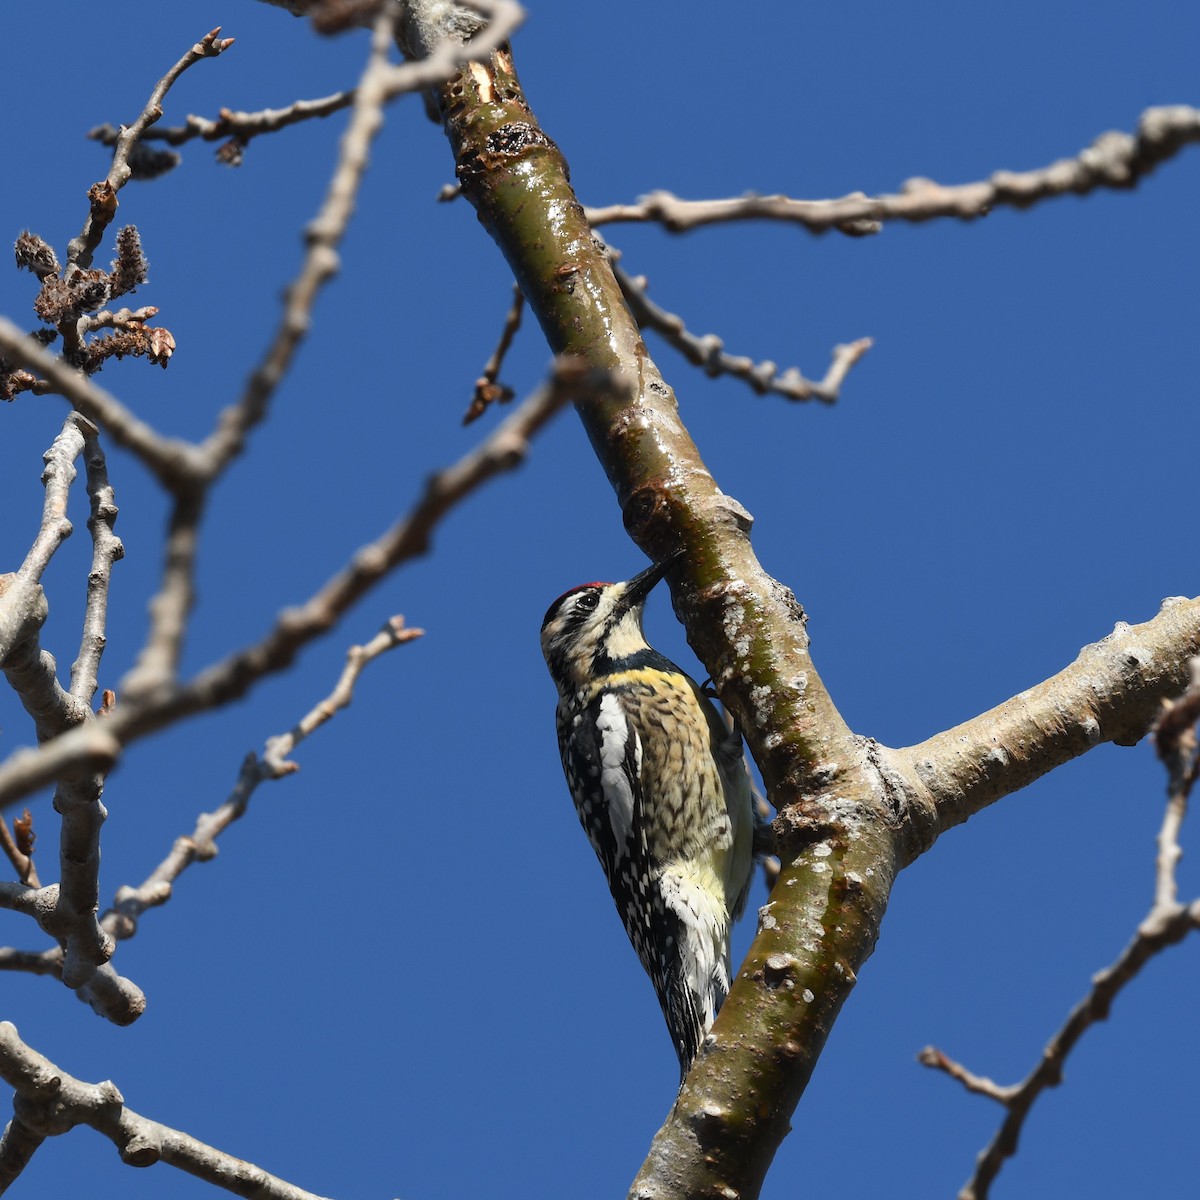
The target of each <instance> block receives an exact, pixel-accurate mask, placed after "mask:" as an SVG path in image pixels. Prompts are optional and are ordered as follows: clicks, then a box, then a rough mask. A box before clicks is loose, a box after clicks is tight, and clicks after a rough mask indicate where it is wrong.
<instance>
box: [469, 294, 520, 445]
mask: <svg viewBox="0 0 1200 1200" xmlns="http://www.w3.org/2000/svg"><path fill="white" fill-rule="evenodd" d="M524 308H525V293H524V292H522V291H521V285H520V284H519V283H515V284H513V299H512V304H511V305H509V309H508V315H507V316H506V317H505V318H504V328H503V329H502V330H501V331H500V341H499V342H498V343H497V344H496V348H495V350H493V351H492V356H491V358H489V359H488V360H487V362H486V363H485V364H484V368H483V374H482V375H480V377H479V378H478V379H477V380H475V393H474V395H473V396H472V397H471V404H470V406H469V407H468V408H467V412H466V415H465V416H464V417H463V424H464V425H470V424H471V422H472V421H476V420H478V419H479V418H480V417H482V416H483V414H484V413H485V412H487V410H488V408H489V407H490V406H491V405H492V404H494V403H496V402H497V401H499V402H500V403H501V404H505V403H507V402H508V401H509V400H511V399H512V398H513V390H512V388H510V387H506V386H505V385H504V384H498V383H497V382H496V380H497V379H498V378H499V375H500V368H501V367H502V366H503V365H504V356H505V355H506V354H507V353H508V351H509V348H510V347H511V346H512V343H513V338H514V337H516V335H517V330H518V329H520V327H521V313H522V311H523V310H524Z"/></svg>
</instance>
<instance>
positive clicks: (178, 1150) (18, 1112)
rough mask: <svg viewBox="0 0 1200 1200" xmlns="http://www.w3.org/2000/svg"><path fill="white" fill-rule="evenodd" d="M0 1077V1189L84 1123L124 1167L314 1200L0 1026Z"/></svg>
mask: <svg viewBox="0 0 1200 1200" xmlns="http://www.w3.org/2000/svg"><path fill="white" fill-rule="evenodd" d="M0 1077H3V1078H4V1079H5V1081H6V1082H7V1083H8V1084H9V1085H10V1086H12V1087H13V1088H15V1089H16V1096H15V1097H14V1098H13V1119H12V1120H11V1121H10V1122H9V1124H8V1127H7V1128H6V1129H5V1131H4V1135H3V1137H2V1138H0V1190H3V1188H4V1187H6V1186H7V1185H8V1184H9V1183H11V1182H12V1181H13V1180H14V1179H16V1178H17V1176H18V1175H20V1173H21V1171H22V1170H23V1169H24V1167H25V1165H26V1164H27V1163H28V1161H29V1159H30V1157H31V1155H32V1154H33V1152H34V1151H35V1150H36V1149H37V1147H38V1145H40V1143H41V1142H42V1140H44V1139H45V1138H47V1137H54V1136H57V1135H58V1134H63V1133H66V1132H68V1131H69V1130H71V1129H74V1128H75V1126H77V1125H89V1126H91V1128H93V1129H95V1130H96V1131H97V1132H98V1133H102V1134H103V1135H104V1136H105V1137H107V1138H108V1139H109V1140H110V1141H111V1142H112V1143H113V1145H115V1146H116V1148H117V1151H118V1153H119V1154H120V1155H121V1158H122V1160H123V1161H124V1162H126V1163H128V1164H129V1165H130V1166H134V1167H148V1166H151V1165H153V1164H154V1163H158V1162H164V1163H168V1164H169V1165H171V1166H173V1167H178V1168H179V1169H180V1170H182V1171H186V1172H187V1173H188V1174H189V1175H195V1176H197V1177H198V1178H200V1179H203V1180H205V1181H207V1182H208V1183H212V1184H215V1185H216V1186H217V1187H221V1188H225V1189H226V1190H227V1191H230V1192H233V1193H234V1194H235V1195H238V1196H255V1197H258V1198H259V1200H320V1197H318V1196H315V1195H313V1193H312V1192H307V1191H305V1190H304V1189H303V1188H299V1187H296V1186H295V1184H291V1183H287V1182H286V1181H284V1180H282V1179H279V1178H278V1177H276V1176H274V1175H271V1174H270V1173H268V1172H267V1171H264V1170H263V1169H262V1168H261V1167H258V1166H255V1165H254V1164H253V1163H249V1162H246V1161H244V1160H243V1159H240V1158H235V1157H233V1156H232V1155H230V1154H226V1153H224V1152H223V1151H221V1150H217V1149H215V1148H214V1147H212V1146H208V1145H206V1144H205V1143H204V1142H201V1141H198V1140H197V1139H196V1138H193V1137H190V1136H189V1135H188V1134H186V1133H181V1132H180V1131H179V1130H177V1129H171V1128H169V1127H168V1126H166V1125H160V1124H159V1123H158V1122H157V1121H151V1120H150V1119H149V1118H148V1117H142V1116H139V1115H138V1114H137V1113H135V1112H133V1111H131V1110H130V1109H128V1108H126V1107H125V1099H124V1097H123V1096H122V1095H121V1093H120V1092H119V1091H118V1090H117V1088H116V1087H115V1085H114V1084H112V1083H111V1082H109V1081H107V1080H106V1081H105V1082H103V1083H84V1082H83V1081H82V1080H79V1079H76V1078H74V1076H71V1075H68V1074H67V1073H66V1072H65V1071H63V1070H62V1069H61V1068H59V1067H57V1066H55V1065H54V1063H52V1062H50V1061H49V1059H47V1058H44V1057H43V1056H42V1055H41V1054H39V1053H38V1052H37V1051H36V1050H34V1049H33V1048H32V1047H30V1046H28V1045H26V1044H25V1043H24V1042H23V1041H21V1039H20V1037H19V1036H18V1034H17V1030H16V1028H15V1027H14V1026H13V1025H12V1024H10V1023H9V1022H8V1021H4V1022H2V1023H0Z"/></svg>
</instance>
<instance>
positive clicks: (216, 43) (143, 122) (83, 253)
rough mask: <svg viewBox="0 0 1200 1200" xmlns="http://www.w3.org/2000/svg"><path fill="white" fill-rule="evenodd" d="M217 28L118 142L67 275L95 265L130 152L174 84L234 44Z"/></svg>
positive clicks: (164, 81) (94, 191) (91, 195)
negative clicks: (201, 61) (73, 270)
mask: <svg viewBox="0 0 1200 1200" xmlns="http://www.w3.org/2000/svg"><path fill="white" fill-rule="evenodd" d="M220 32H221V27H220V26H219V25H218V26H217V28H216V29H213V30H211V31H210V32H209V33H206V34H205V35H204V37H202V38H201V39H200V41H198V42H197V43H196V44H195V45H194V46H193V47H192V48H191V49H190V50H189V51H188V52H187V53H186V54H185V55H184V56H183V57H182V58H181V59H180V60H179V61H178V62H177V63H176V64H175V65H174V66H173V67H172V68H171V69H170V70H169V71H168V72H167V73H166V74H165V75H164V76H163V77H162V78H161V79H160V80H159V81H158V83H157V84H155V86H154V90H153V91H152V92H151V93H150V99H149V100H147V101H146V107H145V108H143V109H142V111H141V113H140V114H139V116H138V118H137V120H136V121H134V123H133V124H132V125H127V126H123V127H122V129H121V132H120V134H119V135H118V137H117V140H116V148H115V150H114V151H113V160H112V165H111V166H110V167H109V169H108V175H107V177H106V178H105V179H102V180H101V181H100V182H99V183H95V184H93V185H92V187H91V189H90V190H89V192H88V199H89V201H90V202H91V211H90V212H89V214H88V218H87V220H86V221H85V222H84V226H83V231H82V232H81V233H80V235H79V236H78V237H77V238H73V239H72V240H71V242H70V244H69V245H68V247H67V272H68V275H69V274H70V272H71V269H72V268H77V269H79V270H86V269H87V268H88V267H90V266H91V264H92V255H93V254H94V253H95V252H96V247H97V246H99V245H100V239H101V238H102V237H103V236H104V231H105V229H107V228H108V225H109V222H110V221H111V220H112V219H113V216H114V215H115V213H116V211H117V193H118V192H119V191H120V190H121V188H123V187H124V186H125V184H126V183H127V182H128V181H129V177H130V169H129V153H130V151H131V150H132V148H133V146H134V145H135V144H136V143H137V140H138V139H139V138H140V137H141V136H142V134H143V132H144V131H145V130H146V129H147V127H148V126H150V125H153V124H154V122H155V121H157V120H158V119H159V118H160V117H161V116H162V102H163V98H164V97H165V96H166V94H167V92H168V91H170V89H171V85H172V84H173V83H174V82H175V80H177V79H178V78H179V76H180V75H182V74H183V73H184V71H186V70H187V69H188V67H190V66H192V65H193V64H194V63H198V62H199V61H200V60H201V59H202V58H215V57H216V56H217V55H218V54H221V53H223V52H224V51H226V50H228V49H229V47H230V46H232V45H233V38H218V37H217V35H218V34H219V33H220Z"/></svg>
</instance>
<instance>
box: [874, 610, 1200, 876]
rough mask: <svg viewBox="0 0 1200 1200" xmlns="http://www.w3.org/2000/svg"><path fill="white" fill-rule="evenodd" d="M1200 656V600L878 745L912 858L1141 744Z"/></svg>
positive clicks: (1121, 630) (906, 855)
mask: <svg viewBox="0 0 1200 1200" xmlns="http://www.w3.org/2000/svg"><path fill="white" fill-rule="evenodd" d="M1194 654H1200V599H1195V600H1185V599H1182V598H1179V597H1175V598H1173V599H1170V600H1165V601H1164V602H1163V605H1162V608H1161V609H1160V611H1159V614H1158V616H1156V617H1155V618H1154V619H1153V620H1151V621H1147V622H1145V623H1144V624H1142V625H1126V624H1124V623H1123V622H1122V623H1120V624H1118V625H1117V627H1116V628H1115V629H1114V630H1113V632H1112V633H1111V634H1109V635H1108V637H1106V638H1104V639H1103V640H1102V641H1099V642H1096V643H1095V644H1094V645H1091V646H1085V647H1084V649H1083V650H1082V651H1080V654H1079V657H1078V658H1077V659H1076V660H1075V662H1074V663H1072V664H1071V666H1069V667H1067V668H1066V669H1065V670H1063V671H1060V672H1059V673H1058V674H1057V675H1055V676H1053V677H1052V678H1051V679H1048V680H1046V682H1045V683H1040V684H1038V685H1037V686H1036V687H1032V688H1029V689H1028V690H1026V691H1023V692H1021V693H1019V694H1018V695H1016V696H1014V697H1012V699H1011V700H1007V701H1005V703H1003V704H1001V705H999V706H998V707H996V708H993V709H991V710H989V711H988V712H985V713H982V714H981V715H980V716H978V717H975V718H974V719H973V720H970V721H967V722H965V723H964V724H962V725H958V726H956V727H955V728H953V729H949V730H947V731H946V732H945V733H939V734H936V735H935V736H934V737H931V738H929V739H928V740H927V741H924V742H922V743H920V745H917V746H909V747H907V748H906V749H903V750H887V749H886V748H884V747H875V746H873V747H872V753H873V755H874V756H875V757H876V759H877V761H878V763H879V765H880V769H881V771H882V772H883V775H884V777H885V779H887V781H888V785H889V787H890V789H891V790H892V793H893V803H894V804H895V805H896V806H897V808H898V810H899V811H900V814H901V818H902V827H901V830H900V834H901V837H902V839H903V840H904V843H905V849H904V852H903V862H904V863H908V862H911V861H912V860H913V859H914V858H915V857H916V856H917V855H918V854H920V853H922V852H923V851H924V850H926V849H928V848H929V846H931V845H932V844H933V842H934V840H935V839H936V838H937V837H938V835H939V834H941V833H943V832H945V830H947V829H950V828H952V827H953V826H955V825H959V824H961V823H962V822H963V821H965V820H966V819H967V818H968V817H970V816H973V815H974V814H975V813H977V812H979V811H980V810H981V809H983V808H986V807H987V806H988V805H989V804H992V803H994V802H995V801H996V800H999V799H1000V798H1001V797H1002V796H1008V795H1011V794H1012V793H1013V792H1015V791H1017V790H1018V789H1019V788H1023V787H1025V786H1026V785H1027V784H1030V783H1032V782H1033V781H1034V780H1035V779H1038V778H1040V777H1041V776H1042V775H1045V774H1046V773H1047V772H1048V771H1050V770H1053V769H1054V768H1055V767H1057V766H1060V765H1061V764H1062V763H1064V762H1068V761H1069V760H1070V759H1072V758H1076V757H1078V756H1079V755H1080V754H1083V753H1084V752H1085V751H1086V750H1090V749H1091V748H1092V747H1093V746H1097V745H1099V744H1101V743H1102V742H1115V743H1116V744H1117V745H1125V746H1128V745H1133V744H1134V743H1135V742H1136V741H1138V739H1139V738H1141V737H1142V736H1143V735H1144V734H1145V732H1146V731H1147V729H1149V727H1150V725H1151V722H1152V721H1153V720H1154V719H1155V717H1156V716H1157V715H1158V712H1159V708H1160V705H1161V703H1162V700H1163V698H1164V697H1166V696H1170V695H1175V694H1178V693H1179V691H1180V689H1181V688H1182V687H1183V686H1184V685H1185V683H1186V681H1187V659H1188V658H1189V657H1190V656H1192V655H1194Z"/></svg>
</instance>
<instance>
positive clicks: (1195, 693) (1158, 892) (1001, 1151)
mask: <svg viewBox="0 0 1200 1200" xmlns="http://www.w3.org/2000/svg"><path fill="white" fill-rule="evenodd" d="M1191 671H1192V683H1191V686H1190V687H1189V688H1188V690H1187V691H1186V692H1185V693H1184V694H1183V696H1182V697H1180V698H1179V699H1178V700H1175V701H1173V702H1170V703H1166V704H1165V705H1164V710H1163V714H1162V716H1161V717H1160V718H1159V721H1158V724H1157V725H1156V728H1155V741H1156V745H1157V747H1158V752H1159V757H1160V758H1162V760H1163V762H1164V763H1166V764H1167V768H1168V773H1169V775H1170V782H1169V785H1168V789H1167V792H1168V799H1167V808H1166V812H1165V814H1164V817H1163V823H1162V828H1161V830H1160V831H1159V835H1158V848H1159V852H1158V860H1157V865H1156V871H1155V888H1154V902H1153V904H1152V905H1151V908H1150V911H1149V913H1148V914H1147V915H1146V918H1145V920H1143V921H1142V923H1141V924H1140V925H1139V926H1138V929H1137V933H1136V934H1135V936H1134V938H1133V940H1132V941H1131V942H1130V943H1129V945H1128V946H1126V947H1125V949H1124V950H1123V951H1122V952H1121V955H1120V957H1118V958H1117V960H1116V961H1115V962H1114V963H1113V964H1112V965H1111V966H1109V967H1107V968H1105V969H1104V970H1103V971H1101V972H1100V973H1099V974H1097V975H1095V976H1094V977H1093V979H1092V987H1091V990H1090V991H1089V992H1088V994H1087V995H1086V996H1084V998H1083V999H1082V1000H1081V1001H1080V1002H1079V1003H1078V1004H1076V1005H1075V1007H1074V1008H1073V1009H1072V1010H1071V1012H1070V1015H1069V1016H1068V1017H1067V1019H1066V1021H1065V1022H1064V1024H1063V1025H1062V1027H1061V1028H1060V1029H1059V1030H1058V1032H1057V1033H1055V1035H1054V1036H1053V1037H1052V1038H1051V1039H1050V1041H1049V1043H1048V1044H1047V1046H1046V1048H1045V1050H1043V1051H1042V1057H1041V1059H1040V1060H1039V1062H1038V1064H1037V1066H1036V1067H1034V1069H1033V1070H1032V1071H1031V1072H1030V1074H1029V1075H1028V1076H1027V1077H1026V1078H1025V1079H1024V1080H1023V1081H1022V1082H1021V1083H1019V1084H1011V1085H1009V1086H1007V1087H1003V1086H1000V1085H999V1084H996V1083H994V1082H993V1081H992V1080H990V1079H986V1078H982V1077H980V1076H978V1075H974V1074H972V1073H971V1072H970V1071H968V1070H967V1069H966V1068H965V1067H963V1066H961V1065H960V1064H959V1063H956V1062H954V1061H953V1060H952V1059H950V1058H948V1057H947V1056H946V1055H944V1054H943V1053H942V1052H941V1051H940V1050H936V1049H934V1048H933V1047H931V1046H930V1047H926V1048H925V1049H924V1050H922V1051H921V1053H920V1054H919V1055H918V1061H919V1062H921V1063H922V1064H924V1065H925V1066H927V1067H932V1068H934V1069H936V1070H940V1071H943V1072H945V1073H946V1074H948V1075H950V1076H951V1077H952V1078H954V1079H957V1080H958V1081H959V1082H960V1083H961V1084H962V1085H963V1086H964V1087H965V1088H967V1090H968V1091H972V1092H976V1093H978V1094H980V1095H985V1096H989V1097H990V1098H991V1099H993V1100H996V1101H998V1102H999V1103H1000V1104H1002V1105H1004V1107H1005V1108H1006V1109H1007V1113H1006V1115H1005V1118H1004V1121H1003V1122H1002V1123H1001V1125H1000V1128H999V1130H998V1131H997V1133H996V1135H995V1137H993V1138H992V1140H991V1142H990V1143H989V1144H988V1146H987V1147H986V1148H985V1149H984V1150H983V1151H982V1152H981V1153H980V1155H979V1157H978V1159H977V1160H976V1164H975V1173H974V1174H973V1175H972V1177H971V1178H970V1179H969V1180H968V1181H967V1183H966V1185H965V1186H964V1187H963V1189H962V1191H960V1192H959V1200H987V1196H988V1195H989V1193H990V1189H991V1185H992V1182H993V1181H994V1180H995V1178H996V1176H997V1175H998V1174H999V1173H1000V1169H1001V1167H1002V1166H1003V1165H1004V1160H1005V1159H1006V1158H1010V1157H1012V1155H1014V1154H1015V1153H1016V1151H1017V1143H1018V1140H1019V1138H1020V1134H1021V1130H1022V1128H1023V1127H1024V1124H1025V1119H1026V1117H1027V1116H1028V1115H1029V1110H1030V1109H1031V1108H1032V1107H1033V1105H1034V1102H1035V1101H1036V1100H1037V1098H1038V1097H1039V1096H1040V1095H1041V1094H1042V1092H1044V1091H1045V1090H1046V1089H1047V1088H1051V1087H1057V1086H1058V1085H1059V1084H1060V1083H1061V1082H1062V1071H1063V1065H1064V1063H1065V1062H1066V1060H1067V1057H1068V1055H1069V1054H1070V1053H1071V1051H1072V1050H1073V1049H1074V1048H1075V1044H1076V1043H1077V1042H1078V1041H1079V1039H1080V1038H1081V1037H1082V1036H1083V1034H1084V1033H1085V1032H1086V1031H1087V1030H1088V1029H1089V1028H1090V1027H1091V1026H1092V1025H1094V1024H1095V1023H1096V1022H1097V1021H1103V1020H1105V1019H1107V1017H1108V1013H1109V1009H1110V1008H1111V1007H1112V1003H1113V1001H1114V1000H1115V999H1116V997H1117V996H1118V995H1119V994H1120V992H1121V991H1122V989H1123V988H1124V987H1125V985H1126V984H1127V983H1129V982H1130V980H1132V979H1133V978H1134V977H1135V976H1136V975H1137V974H1138V972H1139V971H1141V969H1142V967H1144V966H1145V965H1146V963H1147V962H1149V961H1150V959H1152V958H1153V957H1154V956H1155V955H1156V954H1159V953H1161V952H1162V951H1163V950H1165V949H1166V948H1167V947H1168V946H1172V945H1174V944H1175V943H1176V942H1179V941H1182V940H1183V938H1185V937H1186V936H1187V935H1188V934H1189V933H1191V932H1192V931H1193V930H1195V929H1197V928H1200V900H1197V901H1193V902H1192V903H1191V904H1190V905H1187V906H1184V905H1181V904H1179V903H1178V901H1177V900H1176V891H1177V885H1176V879H1175V867H1176V865H1177V863H1178V862H1179V859H1180V857H1181V851H1180V848H1179V841H1178V835H1179V828H1180V825H1181V823H1182V821H1183V817H1184V814H1185V813H1186V811H1187V801H1188V796H1189V795H1190V793H1191V790H1192V787H1193V785H1194V784H1195V782H1196V777H1197V769H1198V761H1200V760H1198V757H1197V742H1196V736H1195V730H1194V725H1195V722H1196V720H1197V719H1200V659H1196V658H1193V659H1192V660H1191Z"/></svg>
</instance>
